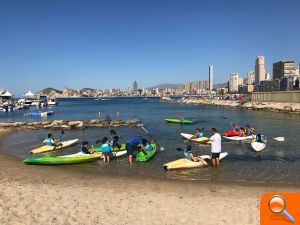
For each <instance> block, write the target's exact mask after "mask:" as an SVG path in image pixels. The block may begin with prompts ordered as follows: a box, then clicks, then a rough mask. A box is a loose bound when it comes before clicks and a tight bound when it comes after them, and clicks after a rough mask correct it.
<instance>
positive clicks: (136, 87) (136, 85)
mask: <svg viewBox="0 0 300 225" xmlns="http://www.w3.org/2000/svg"><path fill="white" fill-rule="evenodd" d="M133 91H134V92H135V93H136V92H137V91H138V84H137V82H136V81H134V82H133Z"/></svg>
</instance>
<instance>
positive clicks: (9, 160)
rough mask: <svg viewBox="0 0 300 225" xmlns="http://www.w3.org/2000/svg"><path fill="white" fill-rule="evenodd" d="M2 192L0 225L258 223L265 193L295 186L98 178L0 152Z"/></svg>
mask: <svg viewBox="0 0 300 225" xmlns="http://www.w3.org/2000/svg"><path fill="white" fill-rule="evenodd" d="M1 135H2V136H3V135H5V132H3V131H1V130H0V136H1ZM0 190H1V191H0V214H1V217H0V224H105V225H106V224H139V225H141V224H159V225H161V224H168V225H169V224H186V225H189V224H191V225H194V224H205V225H210V224H214V225H216V224H231V225H232V224H240V225H241V224H259V199H260V197H261V196H262V195H263V194H264V193H266V192H277V191H278V192H280V191H290V192H295V191H299V188H296V187H294V188H293V187H278V186H276V187H275V186H274V187H272V186H269V187H266V186H241V185H236V184H214V183H212V182H191V181H189V182H184V181H170V180H159V179H134V178H132V177H116V176H112V177H109V176H102V177H99V176H97V175H95V174H92V175H91V174H90V173H85V172H82V171H81V172H80V173H75V172H74V171H70V170H68V169H65V168H64V167H48V166H26V165H24V164H23V163H21V162H20V159H18V158H13V157H11V156H7V155H4V154H2V153H1V154H0Z"/></svg>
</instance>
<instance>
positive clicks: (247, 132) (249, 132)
mask: <svg viewBox="0 0 300 225" xmlns="http://www.w3.org/2000/svg"><path fill="white" fill-rule="evenodd" d="M246 135H247V136H251V135H252V132H251V130H250V129H249V128H247V129H246Z"/></svg>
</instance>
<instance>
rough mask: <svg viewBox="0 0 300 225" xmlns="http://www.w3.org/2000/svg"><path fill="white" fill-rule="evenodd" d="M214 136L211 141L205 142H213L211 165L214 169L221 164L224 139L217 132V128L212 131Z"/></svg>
mask: <svg viewBox="0 0 300 225" xmlns="http://www.w3.org/2000/svg"><path fill="white" fill-rule="evenodd" d="M210 132H211V134H212V136H211V137H210V139H209V140H206V141H205V142H209V141H211V164H212V166H213V167H217V166H219V164H220V153H221V149H222V146H221V142H222V137H221V135H220V134H219V133H218V132H217V129H216V128H211V130H210Z"/></svg>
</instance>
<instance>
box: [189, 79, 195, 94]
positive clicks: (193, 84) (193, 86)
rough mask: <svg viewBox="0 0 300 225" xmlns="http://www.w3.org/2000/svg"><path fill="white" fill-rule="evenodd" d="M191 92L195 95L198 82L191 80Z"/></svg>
mask: <svg viewBox="0 0 300 225" xmlns="http://www.w3.org/2000/svg"><path fill="white" fill-rule="evenodd" d="M190 88H191V89H190V94H191V95H194V94H195V91H196V84H195V82H191V83H190Z"/></svg>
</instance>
